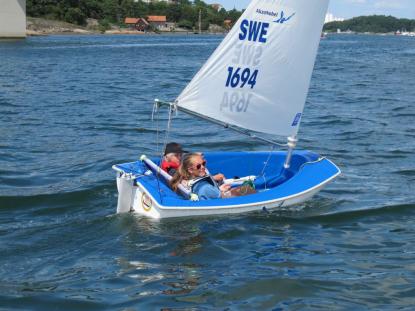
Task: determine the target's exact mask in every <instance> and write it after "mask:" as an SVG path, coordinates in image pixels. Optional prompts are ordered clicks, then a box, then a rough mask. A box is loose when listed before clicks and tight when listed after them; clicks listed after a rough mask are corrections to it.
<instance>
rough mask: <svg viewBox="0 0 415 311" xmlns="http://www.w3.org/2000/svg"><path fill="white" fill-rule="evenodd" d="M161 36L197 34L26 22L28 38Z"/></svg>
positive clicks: (51, 21)
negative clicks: (58, 36) (50, 36)
mask: <svg viewBox="0 0 415 311" xmlns="http://www.w3.org/2000/svg"><path fill="white" fill-rule="evenodd" d="M226 33H227V31H216V32H210V31H206V32H202V33H201V34H214V35H223V34H226ZM74 34H75V35H161V34H172V35H180V34H185V35H193V34H195V32H194V31H192V30H186V29H181V28H179V29H176V30H174V31H159V32H155V31H146V32H143V31H138V30H135V29H131V28H121V27H118V26H112V27H111V29H108V30H105V31H103V30H101V29H99V25H98V23H97V22H96V21H94V22H91V24H90V25H88V26H86V27H82V26H79V25H74V24H70V23H66V22H62V21H56V20H48V19H43V18H36V17H28V18H27V21H26V36H27V37H31V36H49V35H74Z"/></svg>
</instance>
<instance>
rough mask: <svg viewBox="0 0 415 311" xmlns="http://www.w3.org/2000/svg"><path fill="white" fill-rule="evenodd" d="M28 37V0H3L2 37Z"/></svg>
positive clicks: (1, 10)
mask: <svg viewBox="0 0 415 311" xmlns="http://www.w3.org/2000/svg"><path fill="white" fill-rule="evenodd" d="M25 37H26V0H1V8H0V38H25Z"/></svg>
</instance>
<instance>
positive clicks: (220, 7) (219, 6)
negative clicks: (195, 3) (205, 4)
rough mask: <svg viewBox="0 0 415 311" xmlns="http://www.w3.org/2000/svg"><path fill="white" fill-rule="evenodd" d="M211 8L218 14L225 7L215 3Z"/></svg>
mask: <svg viewBox="0 0 415 311" xmlns="http://www.w3.org/2000/svg"><path fill="white" fill-rule="evenodd" d="M210 6H211V7H212V8H213V9H215V10H216V11H218V12H219V11H220V10H222V9H223V6H222V5H221V4H219V3H213V4H211V5H210Z"/></svg>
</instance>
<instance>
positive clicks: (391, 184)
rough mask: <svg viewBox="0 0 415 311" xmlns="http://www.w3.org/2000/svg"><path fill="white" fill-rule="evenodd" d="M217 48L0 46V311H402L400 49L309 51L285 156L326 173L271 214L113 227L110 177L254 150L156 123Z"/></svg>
mask: <svg viewBox="0 0 415 311" xmlns="http://www.w3.org/2000/svg"><path fill="white" fill-rule="evenodd" d="M222 39H223V37H222V36H215V35H210V36H197V35H189V36H181V35H170V36H167V35H166V36H165V35H159V36H156V35H148V36H147V35H144V36H72V35H66V36H47V37H29V38H27V39H26V40H22V41H1V42H0V310H42V311H47V310H413V308H414V305H415V38H411V37H399V36H370V35H332V36H329V37H328V38H327V39H324V40H322V41H321V44H320V48H319V52H318V57H317V61H316V65H315V69H314V73H313V77H312V81H311V86H310V91H309V94H308V98H307V104H306V107H305V110H304V115H303V121H302V124H301V129H300V132H299V143H298V148H300V149H309V150H313V151H315V152H318V153H320V154H322V155H325V156H327V157H328V158H329V159H331V160H332V161H333V162H335V163H336V164H337V165H338V166H339V167H340V168H341V170H342V175H341V176H340V177H338V178H337V179H336V180H335V181H334V182H333V183H331V184H330V185H329V186H328V187H327V188H325V190H323V191H322V192H320V193H319V194H318V195H317V196H315V197H314V198H313V199H312V200H310V201H309V202H307V203H306V204H303V205H299V206H295V207H293V208H290V209H286V210H282V211H277V212H273V213H265V212H260V213H253V214H244V215H236V216H235V215H234V216H218V217H200V218H187V219H170V220H161V221H154V220H149V219H144V218H141V217H138V216H134V215H130V214H127V215H116V214H115V210H116V204H117V189H116V182H115V172H114V171H113V170H112V169H111V167H112V165H114V164H116V163H123V162H127V161H128V162H130V161H134V160H137V159H138V158H139V156H140V155H141V154H147V155H159V154H160V152H161V149H162V147H163V144H164V143H165V141H166V140H169V141H178V142H180V143H182V144H183V145H184V146H185V148H186V149H188V150H195V151H218V150H227V151H238V150H270V149H271V147H270V146H267V145H264V144H262V143H259V142H257V141H254V140H250V139H247V138H246V137H243V136H240V135H239V134H237V133H234V132H230V131H227V130H225V129H223V128H221V127H218V126H216V125H213V124H210V123H207V122H206V121H201V120H196V119H195V118H192V117H189V116H186V115H183V114H179V115H178V116H177V117H175V118H174V119H173V122H172V125H171V129H170V131H166V126H167V122H166V120H167V115H166V111H163V110H161V111H159V112H158V113H156V114H155V121H152V120H151V115H152V109H153V105H152V102H153V100H154V98H159V99H164V100H174V99H175V98H176V96H177V95H178V94H179V93H180V91H181V90H182V89H183V88H184V87H185V86H186V84H187V83H188V82H189V80H190V79H191V78H192V76H193V75H194V74H195V72H197V70H198V69H199V68H200V66H201V65H202V64H203V63H204V62H205V61H206V59H207V58H208V57H209V55H210V54H211V53H212V52H213V50H214V49H215V48H216V47H217V45H218V44H219V43H220V41H221V40H222Z"/></svg>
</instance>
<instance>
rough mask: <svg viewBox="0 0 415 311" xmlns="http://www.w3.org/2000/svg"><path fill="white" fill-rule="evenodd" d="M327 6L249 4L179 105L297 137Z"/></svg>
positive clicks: (265, 0)
mask: <svg viewBox="0 0 415 311" xmlns="http://www.w3.org/2000/svg"><path fill="white" fill-rule="evenodd" d="M327 6H328V0H253V1H251V3H250V5H249V6H248V8H247V9H246V10H245V12H244V13H243V15H242V16H241V18H240V19H239V20H238V21H237V23H236V24H235V25H234V26H233V28H232V30H231V31H230V32H229V34H228V35H227V36H226V38H225V39H224V40H223V42H222V43H221V44H220V45H219V47H218V48H217V49H216V51H215V52H214V53H213V54H212V56H211V57H210V58H209V60H208V61H207V62H206V63H205V65H204V66H203V67H202V68H201V70H200V71H199V72H198V73H197V74H196V75H195V77H194V78H193V80H192V81H191V82H190V83H189V84H188V85H187V87H186V88H185V89H184V90H183V92H182V93H181V94H180V95H179V97H178V98H177V100H176V103H177V105H178V106H179V107H183V108H186V109H188V110H191V111H194V112H197V113H199V114H201V115H204V116H207V117H210V118H213V119H216V120H218V121H221V122H224V123H227V124H231V125H236V126H239V127H242V128H245V129H248V130H253V131H258V132H263V133H269V134H274V135H284V136H292V135H296V134H297V132H298V127H299V124H300V120H301V115H302V112H303V108H304V103H305V100H306V97H307V93H308V88H309V84H310V79H311V74H312V71H313V67H314V61H315V57H316V54H317V49H318V44H319V40H320V34H321V30H322V26H323V21H324V17H325V13H326V11H327Z"/></svg>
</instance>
